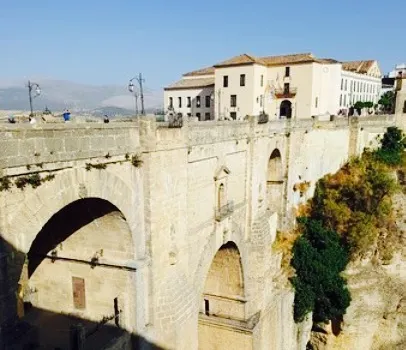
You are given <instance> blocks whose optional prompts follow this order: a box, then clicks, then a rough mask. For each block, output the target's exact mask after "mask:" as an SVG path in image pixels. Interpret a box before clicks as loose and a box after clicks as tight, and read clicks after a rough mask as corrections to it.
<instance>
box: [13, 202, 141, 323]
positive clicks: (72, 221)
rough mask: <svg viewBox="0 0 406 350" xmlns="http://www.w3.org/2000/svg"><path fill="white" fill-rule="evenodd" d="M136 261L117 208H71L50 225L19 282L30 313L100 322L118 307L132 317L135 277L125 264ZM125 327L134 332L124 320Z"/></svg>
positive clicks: (96, 205)
mask: <svg viewBox="0 0 406 350" xmlns="http://www.w3.org/2000/svg"><path fill="white" fill-rule="evenodd" d="M133 255H134V254H133V246H132V235H131V231H130V229H129V227H128V225H127V222H126V220H125V217H124V216H123V215H122V213H121V212H120V211H119V210H118V208H117V207H115V206H114V205H112V204H111V203H110V202H108V201H106V200H102V199H99V198H86V199H80V200H77V201H75V202H72V203H70V204H69V205H67V206H66V207H64V208H62V209H61V210H60V211H58V212H57V213H56V214H54V215H53V216H52V217H51V218H50V219H49V220H48V222H47V223H46V224H45V225H44V226H43V228H42V229H41V231H40V232H39V233H38V235H37V236H36V238H35V239H34V241H33V243H32V245H31V247H30V250H29V252H28V254H27V256H28V263H27V264H26V266H25V269H23V273H22V276H21V278H20V281H19V284H20V285H23V286H24V287H25V288H24V289H25V295H24V300H25V301H26V304H27V306H29V308H28V307H27V311H32V310H29V309H30V308H33V310H34V312H35V313H36V314H42V310H47V311H48V312H52V313H54V314H56V315H69V314H76V315H80V317H81V318H84V319H86V320H93V321H96V322H97V321H99V322H100V320H102V319H103V317H105V316H106V315H111V314H114V313H115V312H117V311H118V309H117V305H119V307H120V308H121V309H122V310H123V312H124V313H127V312H129V313H131V306H130V301H132V293H133V292H134V291H133V285H132V282H131V279H132V273H133V272H135V271H134V269H132V268H131V267H128V266H127V264H126V262H127V261H129V260H131V259H132V257H133ZM103 286H108V288H103ZM116 304H117V305H116ZM131 304H133V303H132V302H131ZM127 316H128V315H127ZM121 321H123V322H121V323H122V325H123V326H125V327H128V328H131V327H130V325H129V324H127V322H124V316H123V317H121ZM35 326H39V327H41V324H39V325H37V324H35Z"/></svg>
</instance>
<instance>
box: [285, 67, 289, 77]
mask: <svg viewBox="0 0 406 350" xmlns="http://www.w3.org/2000/svg"><path fill="white" fill-rule="evenodd" d="M285 77H290V67H285Z"/></svg>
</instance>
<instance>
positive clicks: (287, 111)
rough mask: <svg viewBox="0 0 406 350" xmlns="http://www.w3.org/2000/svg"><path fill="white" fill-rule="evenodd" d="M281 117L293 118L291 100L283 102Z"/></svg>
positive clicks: (280, 111)
mask: <svg viewBox="0 0 406 350" xmlns="http://www.w3.org/2000/svg"><path fill="white" fill-rule="evenodd" d="M279 116H280V117H286V118H287V119H291V118H292V102H290V101H289V100H283V101H282V102H281V105H280V108H279Z"/></svg>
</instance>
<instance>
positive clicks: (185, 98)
mask: <svg viewBox="0 0 406 350" xmlns="http://www.w3.org/2000/svg"><path fill="white" fill-rule="evenodd" d="M380 86H381V80H380V71H379V67H378V64H377V62H376V61H357V62H346V63H341V62H338V61H336V60H333V59H319V58H316V57H315V56H313V55H312V54H310V53H305V54H294V55H284V56H269V57H261V58H257V57H254V56H250V55H247V54H243V55H240V56H236V57H233V58H231V59H229V60H226V61H223V62H220V63H218V64H215V65H214V66H212V67H208V68H204V69H200V70H197V71H193V72H190V73H187V74H184V75H183V77H182V79H181V80H180V81H178V82H176V83H174V84H172V85H170V86H168V87H166V88H165V91H164V99H165V101H164V106H165V109H168V108H171V107H173V109H174V111H175V112H176V113H181V114H182V115H188V116H196V117H198V118H199V120H209V119H243V118H244V117H245V116H247V115H258V114H260V113H261V112H265V113H267V114H268V115H269V116H270V118H271V119H278V118H284V117H286V118H300V119H303V118H310V117H311V116H316V115H326V114H328V115H330V114H337V113H338V111H339V110H340V109H345V108H347V107H350V106H351V105H352V104H353V103H355V102H357V101H371V102H373V103H377V101H378V98H379V90H380Z"/></svg>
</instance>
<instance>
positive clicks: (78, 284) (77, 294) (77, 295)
mask: <svg viewBox="0 0 406 350" xmlns="http://www.w3.org/2000/svg"><path fill="white" fill-rule="evenodd" d="M72 291H73V306H74V307H75V309H85V308H86V295H85V280H84V279H83V278H79V277H72Z"/></svg>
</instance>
